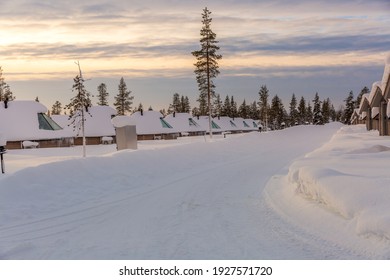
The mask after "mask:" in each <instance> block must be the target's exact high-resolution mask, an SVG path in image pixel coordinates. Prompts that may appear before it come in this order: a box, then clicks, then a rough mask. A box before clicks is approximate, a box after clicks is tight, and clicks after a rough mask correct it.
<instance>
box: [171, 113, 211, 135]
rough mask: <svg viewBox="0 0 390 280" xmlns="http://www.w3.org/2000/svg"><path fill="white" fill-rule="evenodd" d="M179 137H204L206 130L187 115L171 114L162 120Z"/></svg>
mask: <svg viewBox="0 0 390 280" xmlns="http://www.w3.org/2000/svg"><path fill="white" fill-rule="evenodd" d="M164 120H165V121H167V122H168V123H169V124H171V125H172V126H173V127H174V128H175V129H176V130H178V131H179V132H180V135H181V136H198V135H204V134H205V133H206V130H205V129H204V128H203V127H202V126H201V125H200V124H199V123H198V122H197V120H196V119H195V118H193V117H192V116H191V115H190V114H189V113H173V114H170V115H168V116H166V117H165V118H164Z"/></svg>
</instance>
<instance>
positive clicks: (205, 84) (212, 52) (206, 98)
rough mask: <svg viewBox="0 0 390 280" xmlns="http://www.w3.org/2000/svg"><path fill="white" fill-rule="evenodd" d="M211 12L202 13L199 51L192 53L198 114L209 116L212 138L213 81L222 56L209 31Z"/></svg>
mask: <svg viewBox="0 0 390 280" xmlns="http://www.w3.org/2000/svg"><path fill="white" fill-rule="evenodd" d="M210 15H211V12H210V11H209V10H208V9H207V7H206V8H204V9H203V13H202V29H201V30H200V36H201V39H200V45H201V49H200V50H198V51H194V52H192V55H193V56H195V58H196V63H195V64H194V66H195V68H196V69H195V71H194V72H195V74H196V81H197V83H198V89H199V99H198V101H199V110H200V114H202V115H203V114H205V113H208V115H209V132H210V137H212V131H211V130H212V128H211V105H212V104H211V98H212V97H213V96H214V95H215V85H214V82H213V79H214V78H216V77H217V75H218V74H219V70H218V68H219V66H218V60H220V59H222V56H221V55H219V54H217V51H218V50H219V47H218V46H217V44H218V41H217V40H216V34H215V33H214V32H213V31H212V30H211V21H212V18H211V17H210Z"/></svg>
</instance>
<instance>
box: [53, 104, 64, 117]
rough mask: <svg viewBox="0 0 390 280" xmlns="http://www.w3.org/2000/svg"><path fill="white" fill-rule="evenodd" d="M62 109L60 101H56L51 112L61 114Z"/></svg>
mask: <svg viewBox="0 0 390 280" xmlns="http://www.w3.org/2000/svg"><path fill="white" fill-rule="evenodd" d="M61 111H62V104H61V102H60V101H56V102H55V103H54V104H53V106H52V107H51V114H52V115H60V114H61Z"/></svg>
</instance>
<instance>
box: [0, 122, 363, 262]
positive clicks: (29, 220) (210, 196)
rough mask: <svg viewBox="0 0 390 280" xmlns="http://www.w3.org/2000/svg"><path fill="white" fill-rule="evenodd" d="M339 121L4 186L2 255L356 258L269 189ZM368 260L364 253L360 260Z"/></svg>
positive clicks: (29, 172)
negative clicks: (295, 220)
mask: <svg viewBox="0 0 390 280" xmlns="http://www.w3.org/2000/svg"><path fill="white" fill-rule="evenodd" d="M339 127H340V126H339V125H334V124H333V125H329V126H326V127H312V126H307V127H306V126H305V127H296V128H292V129H287V130H284V131H277V132H272V133H262V134H259V133H252V134H250V135H241V136H235V137H231V138H230V139H224V140H219V141H215V142H212V143H189V144H185V145H178V146H172V147H165V148H162V149H150V150H138V151H135V152H131V151H129V152H120V153H114V154H112V155H108V156H103V157H90V158H87V159H85V160H82V159H72V160H69V161H63V162H58V163H53V164H51V165H41V166H38V167H33V168H30V169H25V170H21V171H20V172H17V173H15V174H13V175H11V176H8V177H7V178H4V179H2V180H0V184H1V189H0V211H1V213H2V214H1V216H0V217H1V218H0V258H3V259H339V258H341V259H351V258H352V259H356V258H362V256H359V255H357V254H355V253H353V252H352V251H350V250H347V249H344V248H341V247H340V246H336V245H335V244H329V242H328V241H325V240H323V239H321V238H319V237H318V236H313V235H311V234H310V233H308V232H305V231H304V230H303V229H300V228H298V227H295V226H294V225H292V224H290V223H288V222H286V221H285V220H283V218H281V217H280V216H279V215H278V214H277V213H276V212H275V211H274V209H272V208H270V206H269V205H268V204H267V203H266V201H265V197H264V192H263V191H264V187H265V185H266V183H267V181H268V180H269V179H270V178H271V177H272V176H275V175H276V176H277V174H285V173H286V172H287V169H286V168H287V167H288V166H289V164H291V162H292V161H293V160H294V159H296V158H297V157H302V156H304V155H305V154H306V153H308V152H310V151H312V150H314V149H315V148H317V147H319V146H321V144H323V143H325V142H326V141H328V140H329V139H330V137H331V136H332V135H333V134H334V133H335V132H336V131H337V130H338V128H339ZM363 257H364V256H363Z"/></svg>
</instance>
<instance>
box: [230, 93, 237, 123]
mask: <svg viewBox="0 0 390 280" xmlns="http://www.w3.org/2000/svg"><path fill="white" fill-rule="evenodd" d="M230 110H231V111H230V116H229V117H231V118H237V117H238V108H237V102H236V101H234V96H233V95H232V97H231V98H230Z"/></svg>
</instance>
